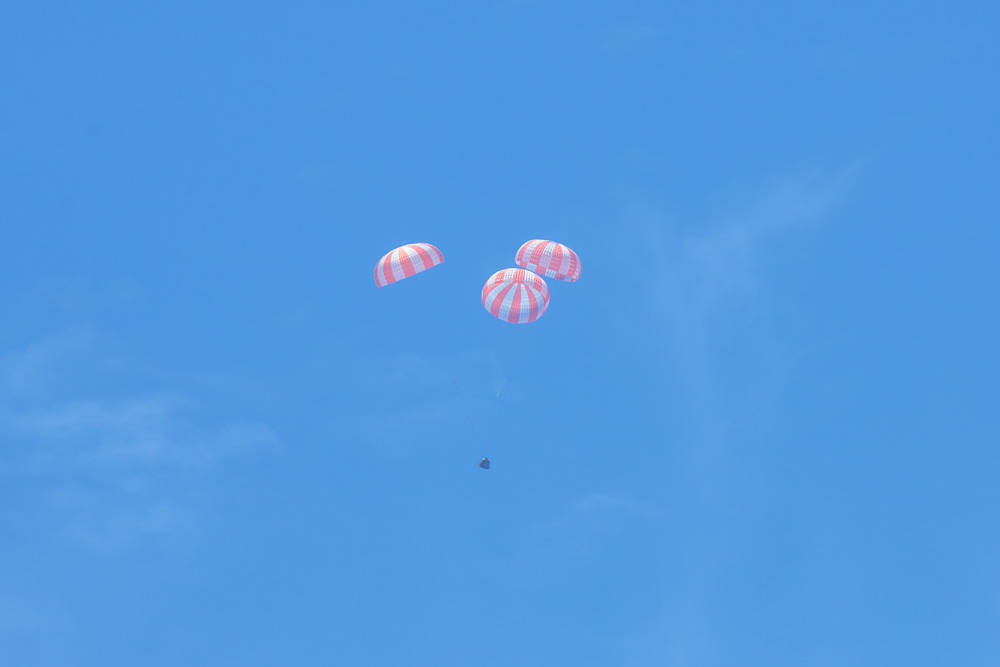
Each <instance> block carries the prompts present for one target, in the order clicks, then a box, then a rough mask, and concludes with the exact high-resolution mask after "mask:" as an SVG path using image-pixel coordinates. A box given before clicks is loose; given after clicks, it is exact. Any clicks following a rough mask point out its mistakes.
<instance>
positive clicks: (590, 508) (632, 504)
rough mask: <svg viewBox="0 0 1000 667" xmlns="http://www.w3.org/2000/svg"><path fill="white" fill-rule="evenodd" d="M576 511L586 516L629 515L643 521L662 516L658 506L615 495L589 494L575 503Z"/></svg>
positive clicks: (637, 499)
mask: <svg viewBox="0 0 1000 667" xmlns="http://www.w3.org/2000/svg"><path fill="white" fill-rule="evenodd" d="M576 509H577V510H579V511H581V512H584V513H588V514H614V513H622V514H630V515H633V516H636V517H639V518H643V519H657V518H660V517H661V516H662V515H663V510H662V508H660V506H659V505H657V504H655V503H651V502H648V501H645V500H641V499H639V498H634V497H631V496H623V495H620V494H615V493H591V494H588V495H586V496H584V497H583V498H581V499H580V500H578V501H577V503H576Z"/></svg>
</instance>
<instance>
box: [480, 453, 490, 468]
mask: <svg viewBox="0 0 1000 667" xmlns="http://www.w3.org/2000/svg"><path fill="white" fill-rule="evenodd" d="M479 467H480V468H482V469H483V470H489V469H490V460H489V459H488V458H486V457H485V456H484V457H483V460H482V461H480V462H479Z"/></svg>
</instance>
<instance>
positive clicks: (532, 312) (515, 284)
mask: <svg viewBox="0 0 1000 667" xmlns="http://www.w3.org/2000/svg"><path fill="white" fill-rule="evenodd" d="M483 307H484V308H485V309H486V310H488V311H489V313H490V315H492V316H493V317H496V318H497V319H501V320H504V321H505V322H512V323H514V324H526V323H528V322H534V321H535V320H537V319H538V318H539V317H541V316H542V314H543V313H544V312H545V309H546V308H548V307H549V286H548V285H546V284H545V281H544V280H542V279H541V278H539V277H538V276H536V275H535V274H534V273H531V272H530V271H526V270H525V269H501V270H500V271H497V272H496V273H494V274H493V275H492V276H490V277H489V279H488V280H487V281H486V284H485V285H483Z"/></svg>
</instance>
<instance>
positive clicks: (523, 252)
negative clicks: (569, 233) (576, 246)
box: [514, 239, 583, 283]
mask: <svg viewBox="0 0 1000 667" xmlns="http://www.w3.org/2000/svg"><path fill="white" fill-rule="evenodd" d="M514 263H515V264H517V265H518V266H523V267H524V268H526V269H528V270H530V271H534V272H535V273H537V274H538V275H540V276H545V277H546V278H555V279H556V280H565V281H566V282H570V283H572V282H576V280H577V279H578V278H579V277H580V272H581V271H582V270H583V266H582V265H581V264H580V258H579V256H577V254H576V253H575V252H573V251H572V250H570V249H569V248H567V247H566V246H564V245H563V244H562V243H556V242H555V241H543V240H541V239H532V240H531V241H528V242H527V243H525V244H524V245H522V246H521V247H520V248H519V249H518V251H517V255H515V256H514Z"/></svg>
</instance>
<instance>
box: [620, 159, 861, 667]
mask: <svg viewBox="0 0 1000 667" xmlns="http://www.w3.org/2000/svg"><path fill="white" fill-rule="evenodd" d="M858 172H859V170H858V168H856V167H852V168H847V169H843V170H839V171H835V172H826V173H818V172H817V173H813V174H810V175H808V176H806V177H794V178H786V179H782V180H778V181H775V182H772V183H771V184H769V185H768V186H766V187H764V188H763V189H762V191H761V192H760V193H759V195H758V196H756V197H751V198H748V200H746V201H745V202H744V203H743V205H737V206H733V207H731V208H730V210H729V212H727V213H725V214H724V215H720V216H717V217H715V218H714V219H712V220H709V221H708V222H706V223H705V224H703V225H691V226H687V227H683V228H681V227H678V226H672V225H670V224H669V223H668V221H667V220H666V219H665V217H664V216H663V215H661V214H659V213H657V212H650V211H647V212H645V213H643V214H641V215H637V216H634V218H635V221H636V226H637V230H638V231H639V232H640V233H641V235H642V236H643V237H644V238H645V239H646V240H647V248H648V251H649V252H650V253H651V259H652V266H654V267H655V269H654V271H653V274H652V275H651V276H650V283H649V284H650V285H651V294H650V299H649V301H650V303H652V304H653V306H652V308H651V311H650V313H649V316H650V317H651V318H652V319H653V321H655V322H656V323H657V326H658V327H659V328H660V329H661V330H662V331H664V333H665V336H664V350H663V352H664V359H665V361H666V363H667V364H669V365H670V366H671V367H672V368H673V369H674V370H675V371H676V375H677V377H678V378H679V381H680V383H681V384H682V386H683V390H684V395H686V396H687V397H688V398H689V400H690V404H689V408H690V413H691V414H692V418H693V422H694V426H695V441H694V442H691V443H690V447H689V451H690V453H691V460H690V465H691V468H690V470H691V473H692V475H691V490H692V491H699V490H700V491H702V492H704V496H703V497H694V498H692V499H691V502H693V503H704V502H709V503H711V502H713V499H715V500H718V499H719V498H720V497H725V496H726V494H727V493H729V492H728V491H727V490H726V489H725V485H724V484H723V485H718V484H714V483H713V480H718V479H719V478H720V475H721V477H722V478H725V472H720V471H725V470H726V463H725V462H726V455H725V454H726V450H727V443H728V440H729V433H728V428H727V425H728V423H729V421H730V418H731V414H732V408H733V406H731V405H729V404H727V402H726V400H725V398H724V396H723V395H722V391H721V389H722V388H724V385H723V380H724V378H723V377H722V374H721V369H720V367H719V364H718V363H717V361H716V360H717V358H718V353H719V348H718V344H719V341H720V340H732V338H733V337H735V336H740V337H743V338H745V337H746V335H747V333H748V330H749V329H752V328H754V327H757V328H763V329H767V328H768V327H769V326H770V324H769V323H768V322H767V313H766V308H765V304H766V297H767V291H768V290H769V288H770V286H769V285H768V284H767V283H766V281H765V278H764V271H762V268H763V267H764V266H765V263H766V262H767V261H768V258H769V256H770V253H772V252H774V251H775V246H777V245H779V244H783V243H784V242H786V241H787V240H789V239H791V238H794V236H795V235H797V234H804V233H805V232H807V231H808V230H810V229H812V228H816V226H818V225H820V224H822V223H824V222H825V221H827V220H828V219H830V218H831V217H832V216H833V215H834V214H835V212H836V210H837V208H838V206H840V205H841V204H842V203H843V202H844V201H845V199H846V198H847V197H848V195H849V193H850V189H851V187H852V186H853V184H854V182H855V181H856V179H857V176H858ZM734 313H736V315H735V316H734ZM734 332H735V333H734ZM769 339H770V337H769V336H760V337H758V338H757V339H756V340H755V342H754V343H752V345H753V346H764V345H766V343H763V342H761V341H766V340H769ZM740 344H743V345H748V343H747V341H746V340H741V341H740ZM754 352H756V353H757V354H758V355H760V356H762V357H765V358H766V359H767V364H762V366H763V365H766V366H769V367H773V366H774V365H777V364H778V363H779V362H780V359H781V356H782V353H781V350H780V349H777V348H767V349H765V348H764V347H760V349H754ZM731 500H732V499H731V498H726V500H725V501H723V502H729V501H731ZM693 542H694V543H693V544H687V543H685V541H680V542H679V543H678V550H679V551H678V554H677V555H678V558H679V562H681V563H687V564H686V565H684V568H685V570H684V572H683V573H682V574H680V575H678V576H677V577H674V578H672V581H674V582H676V583H677V586H676V587H675V588H674V589H672V590H669V591H664V592H663V603H662V611H661V613H660V614H658V615H657V616H656V617H655V618H653V619H651V620H650V622H649V623H648V624H646V625H644V626H643V627H640V628H637V629H636V631H635V633H634V634H632V635H631V636H629V637H628V638H626V640H625V643H624V645H623V653H624V655H623V664H627V665H632V666H634V667H646V666H651V665H663V666H671V665H678V666H679V665H692V664H709V663H714V662H716V661H717V660H718V656H719V651H718V650H717V647H718V646H719V642H721V641H724V638H721V637H717V636H715V635H714V634H713V630H712V626H713V624H712V622H711V617H710V612H711V609H710V608H709V606H708V605H709V603H710V594H709V592H708V591H710V590H713V589H714V588H715V581H716V579H717V578H718V577H723V576H725V575H726V573H725V572H724V571H722V570H723V569H724V568H725V567H726V566H725V565H723V564H722V563H723V559H722V558H721V555H722V551H724V549H725V546H726V545H725V541H724V540H723V541H722V543H721V544H714V545H713V547H712V549H713V550H715V551H706V549H707V547H706V545H705V544H703V543H700V542H699V541H698V540H697V539H695V540H693ZM733 548H737V547H736V546H735V545H734V547H733Z"/></svg>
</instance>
